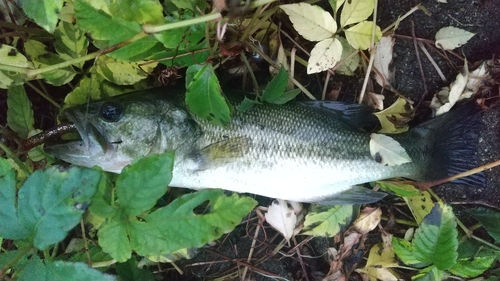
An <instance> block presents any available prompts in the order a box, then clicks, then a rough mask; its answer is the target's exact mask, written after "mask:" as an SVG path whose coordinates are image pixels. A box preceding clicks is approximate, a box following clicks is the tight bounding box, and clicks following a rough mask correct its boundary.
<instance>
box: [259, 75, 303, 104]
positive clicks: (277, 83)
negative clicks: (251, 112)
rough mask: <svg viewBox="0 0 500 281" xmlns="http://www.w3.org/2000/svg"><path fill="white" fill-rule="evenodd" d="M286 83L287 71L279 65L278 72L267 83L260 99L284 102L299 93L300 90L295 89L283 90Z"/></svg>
mask: <svg viewBox="0 0 500 281" xmlns="http://www.w3.org/2000/svg"><path fill="white" fill-rule="evenodd" d="M287 84H288V72H286V70H285V68H284V67H283V66H281V69H280V71H279V73H278V74H277V75H276V76H275V77H274V78H273V80H271V82H269V84H267V86H266V89H265V90H264V92H263V93H262V100H263V101H265V102H268V103H274V104H284V103H286V102H287V101H289V100H291V99H293V98H295V96H296V95H298V94H299V93H300V90H299V89H295V90H292V91H288V92H285V89H286V85H287Z"/></svg>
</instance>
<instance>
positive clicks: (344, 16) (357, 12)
mask: <svg viewBox="0 0 500 281" xmlns="http://www.w3.org/2000/svg"><path fill="white" fill-rule="evenodd" d="M374 8H375V1H374V0H351V1H347V2H346V3H345V4H344V8H342V12H341V14H340V26H342V27H344V26H346V25H349V24H353V23H358V22H361V21H364V20H366V19H367V18H368V17H369V16H370V15H371V14H372V13H373V9H374Z"/></svg>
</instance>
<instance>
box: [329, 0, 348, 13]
mask: <svg viewBox="0 0 500 281" xmlns="http://www.w3.org/2000/svg"><path fill="white" fill-rule="evenodd" d="M328 2H329V3H330V6H331V7H332V10H335V13H337V12H338V10H339V9H340V6H342V4H344V2H345V0H328Z"/></svg>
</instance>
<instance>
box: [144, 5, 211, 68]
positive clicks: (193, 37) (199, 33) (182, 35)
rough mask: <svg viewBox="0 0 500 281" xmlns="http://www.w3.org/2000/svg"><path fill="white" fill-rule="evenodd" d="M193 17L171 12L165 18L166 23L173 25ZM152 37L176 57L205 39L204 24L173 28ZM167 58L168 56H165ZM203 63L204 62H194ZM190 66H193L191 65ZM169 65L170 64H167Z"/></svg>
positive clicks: (189, 14)
mask: <svg viewBox="0 0 500 281" xmlns="http://www.w3.org/2000/svg"><path fill="white" fill-rule="evenodd" d="M194 17H195V15H192V14H191V13H179V12H177V11H176V12H173V13H172V15H170V16H168V17H166V19H165V20H166V22H167V23H169V24H175V23H176V22H179V21H182V20H189V19H192V18H194ZM153 36H154V37H155V38H156V39H158V41H160V42H161V43H162V44H163V46H165V48H168V49H174V51H175V52H176V56H178V55H179V51H182V50H194V48H193V47H195V46H196V45H198V43H199V42H201V41H202V40H203V39H204V38H205V23H199V24H194V25H191V26H189V27H187V28H175V29H170V30H166V31H163V32H160V33H155V34H153ZM165 57H168V56H165ZM194 61H198V62H203V61H204V60H196V59H195V60H194ZM191 64H194V62H193V63H191ZM169 65H170V64H169Z"/></svg>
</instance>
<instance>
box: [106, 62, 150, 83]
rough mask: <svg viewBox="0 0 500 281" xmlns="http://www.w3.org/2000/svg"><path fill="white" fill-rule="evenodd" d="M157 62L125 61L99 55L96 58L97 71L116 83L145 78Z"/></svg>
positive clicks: (133, 81) (134, 81) (132, 81)
mask: <svg viewBox="0 0 500 281" xmlns="http://www.w3.org/2000/svg"><path fill="white" fill-rule="evenodd" d="M157 64H158V63H157V62H155V63H148V64H144V62H127V61H120V60H115V59H113V58H110V57H108V56H101V57H100V58H99V59H98V60H97V68H96V70H97V73H99V74H100V75H101V76H102V77H103V78H104V79H106V80H108V81H109V82H111V83H114V84H117V85H133V84H135V83H137V82H139V81H141V80H143V79H146V78H147V77H148V76H149V74H150V73H151V72H152V71H153V69H154V68H155V67H156V65H157Z"/></svg>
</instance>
